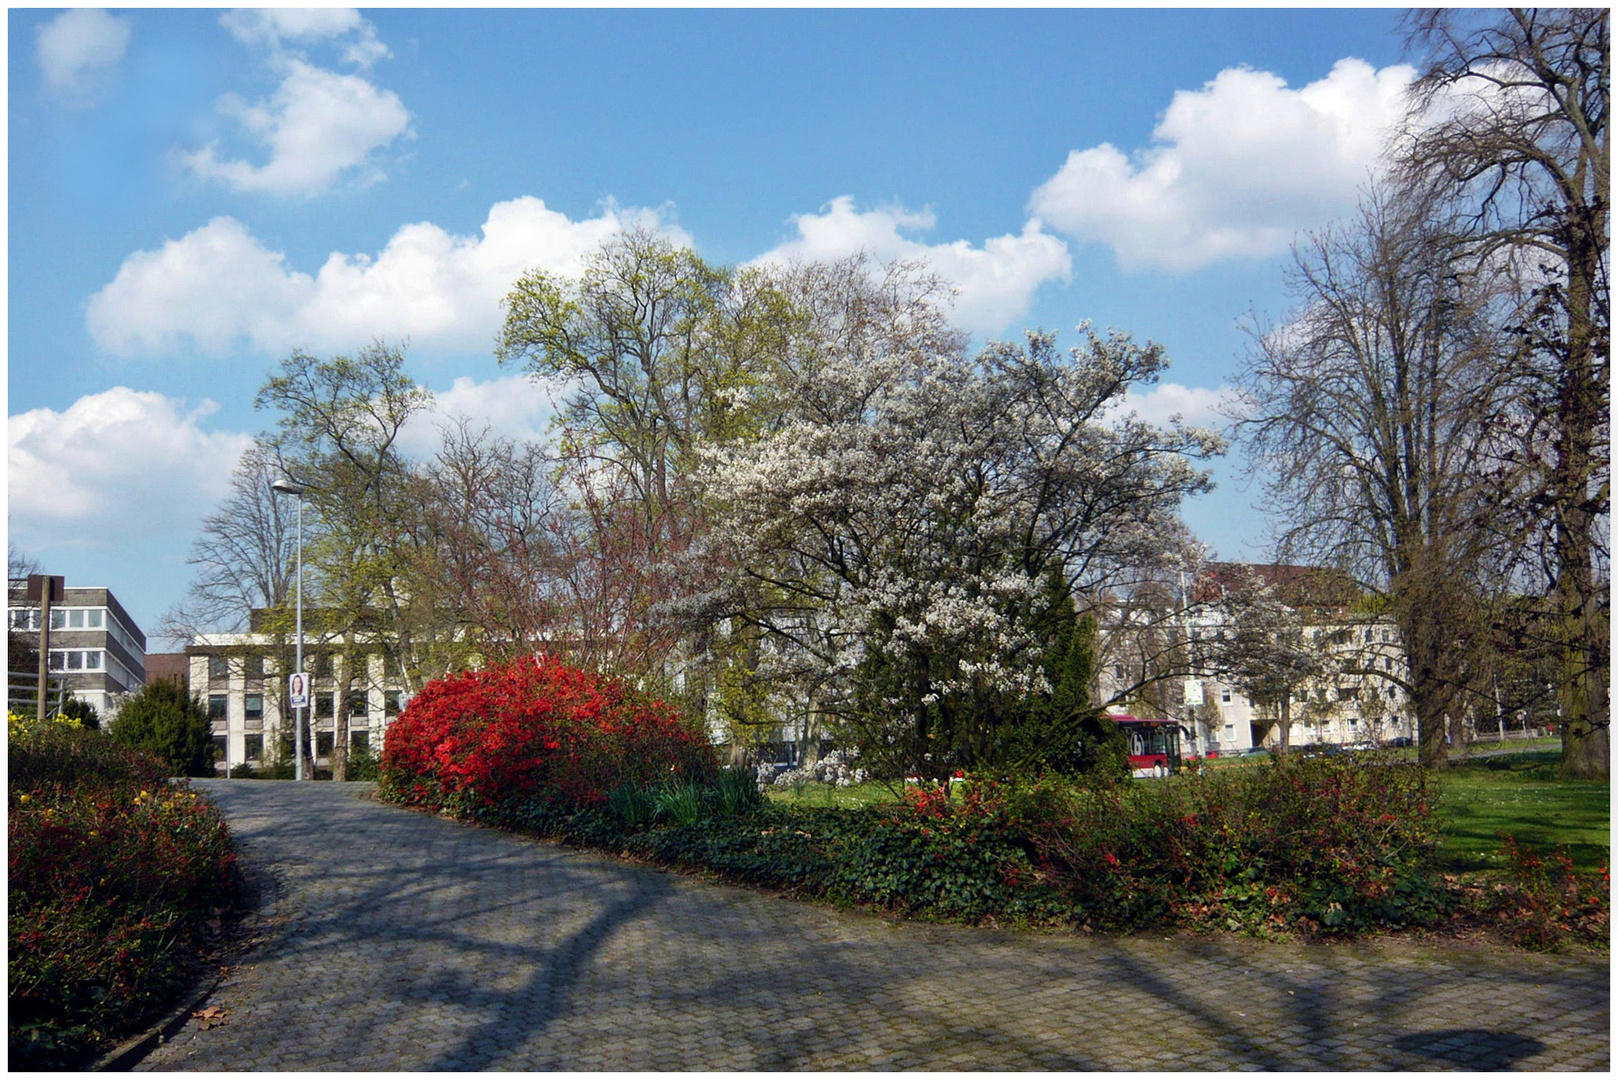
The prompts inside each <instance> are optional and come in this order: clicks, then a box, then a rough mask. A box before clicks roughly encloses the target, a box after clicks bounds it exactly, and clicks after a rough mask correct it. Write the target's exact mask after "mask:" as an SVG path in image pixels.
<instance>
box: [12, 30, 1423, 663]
mask: <svg viewBox="0 0 1618 1080" xmlns="http://www.w3.org/2000/svg"><path fill="white" fill-rule="evenodd" d="M1396 23H1397V12H1396V11H1395V10H1391V9H1374V10H1359V11H1355V10H1320V11H1310V10H1302V11H1290V10H1288V11H1281V10H1252V11H1201V10H1160V11H1149V12H1148V11H1111V10H1083V9H1080V10H1025V11H1004V12H1002V11H993V10H984V11H921V10H885V11H862V10H807V11H773V10H757V11H729V10H706V11H690V12H688V11H673V10H670V11H657V10H654V11H645V10H642V11H613V10H607V11H562V10H491V11H475V12H474V11H459V10H436V11H434V10H419V9H409V10H398V11H386V10H381V11H365V12H364V13H363V14H361V13H357V12H353V11H342V10H336V9H332V10H326V11H322V12H320V13H318V14H316V15H308V14H306V13H305V14H300V13H297V12H292V11H284V10H277V11H273V12H254V11H234V12H223V11H215V10H189V9H188V10H143V9H135V10H116V11H113V12H111V13H107V12H103V11H98V10H91V9H82V10H74V11H71V12H63V11H60V10H51V9H42V10H12V11H10V13H9V18H8V31H9V42H8V44H9V60H10V63H9V108H8V120H9V134H10V140H9V159H8V161H9V170H8V176H9V197H10V207H9V209H10V214H9V254H10V262H9V288H8V299H9V326H8V330H9V339H8V343H9V368H8V379H7V388H8V409H7V416H8V427H9V444H8V445H9V452H8V472H9V481H8V515H7V516H8V527H9V537H10V540H11V542H12V543H13V544H15V545H17V546H18V547H20V548H21V549H22V550H23V551H24V552H26V553H27V554H29V555H31V556H32V557H34V558H35V559H37V560H39V561H40V562H42V563H43V564H44V565H45V567H46V568H47V569H48V570H49V571H50V572H52V573H61V574H65V575H67V577H68V579H69V583H70V584H78V585H99V586H106V587H109V588H111V589H112V590H113V591H114V592H115V593H117V594H118V596H119V597H120V598H121V599H122V600H123V602H124V603H125V605H126V606H127V607H128V608H129V609H130V611H131V613H132V614H133V615H134V616H135V618H136V619H137V620H138V621H139V622H140V623H141V625H142V626H143V627H146V628H147V629H148V631H150V630H151V628H153V627H155V626H156V625H157V623H158V621H159V619H160V617H161V615H162V614H163V612H164V611H165V610H166V609H167V608H168V607H169V606H170V605H171V604H173V603H174V602H175V601H176V600H178V599H179V598H180V597H181V596H182V595H183V593H184V591H185V587H186V584H187V582H188V580H189V568H188V567H187V565H186V563H185V558H186V554H187V551H188V549H189V547H190V543H191V540H192V538H193V536H194V534H195V529H196V526H197V523H198V522H199V521H200V519H201V517H202V516H203V515H204V514H206V513H207V512H208V511H209V510H210V509H212V507H213V506H214V505H215V504H216V502H217V500H218V499H219V498H220V497H221V495H222V494H223V493H224V491H225V488H226V485H227V483H228V478H229V473H230V468H231V466H232V465H233V464H234V462H235V459H236V457H237V455H238V454H239V453H240V451H241V450H242V448H243V447H244V446H245V444H246V442H247V440H248V438H249V437H250V436H251V435H252V434H253V433H255V432H257V431H260V430H263V429H265V428H268V427H269V426H271V425H272V423H273V418H271V417H268V416H265V415H262V414H257V413H255V412H254V411H253V408H252V399H253V395H254V392H255V390H256V388H257V387H258V386H259V384H260V383H261V382H262V381H263V379H264V377H265V375H266V373H267V372H268V371H269V370H270V368H271V367H272V366H274V365H275V364H276V363H277V362H278V361H279V360H280V358H281V357H283V356H284V355H286V353H288V352H289V351H290V350H291V349H292V348H294V347H303V348H307V349H309V350H311V351H314V352H317V353H322V354H325V353H333V352H344V351H348V350H350V349H353V348H355V347H358V346H360V345H363V344H365V343H367V342H368V341H370V340H372V339H373V338H376V337H383V338H386V339H388V340H390V341H398V340H403V339H405V338H407V337H408V339H409V341H410V353H409V355H410V357H411V367H412V370H413V372H414V374H415V375H416V376H417V377H418V378H419V379H420V380H421V381H422V382H423V383H425V384H426V385H427V386H429V387H431V388H432V389H434V390H435V391H437V392H438V394H439V403H440V409H441V410H442V411H443V412H444V413H446V414H447V413H461V414H465V415H472V416H477V417H481V418H485V419H487V420H488V421H489V422H490V423H491V424H493V425H494V426H495V427H497V428H498V429H500V430H503V431H507V432H511V433H514V434H533V435H537V434H539V433H541V432H543V430H544V426H545V419H546V399H545V394H544V392H543V389H542V388H540V387H537V386H532V385H529V384H525V383H524V382H523V381H522V380H521V379H520V377H519V375H518V373H517V372H514V371H511V370H509V369H502V368H500V367H499V366H498V365H497V364H496V363H495V361H494V359H493V356H492V350H491V347H490V343H491V342H492V339H493V335H494V332H495V330H496V329H497V328H498V325H499V306H498V301H499V298H500V296H501V295H503V292H504V289H505V288H506V287H507V286H509V284H510V282H511V281H512V280H514V279H515V277H516V275H517V274H518V273H520V272H521V271H522V270H525V269H528V268H531V267H544V268H547V269H551V270H556V271H561V272H566V271H567V270H568V269H570V268H571V267H575V266H577V263H578V259H579V257H580V256H581V255H582V253H583V252H585V251H587V250H588V249H589V248H590V247H591V246H593V245H594V244H596V243H599V241H600V240H601V239H602V238H604V237H605V236H607V235H610V234H611V232H612V231H614V230H615V229H618V228H621V227H623V226H624V225H625V224H626V223H628V222H631V221H636V220H640V221H647V222H651V223H653V224H654V225H655V226H656V227H659V228H662V229H665V230H667V231H668V232H670V233H671V234H672V235H675V236H677V237H679V238H681V239H683V240H685V241H687V242H689V243H691V244H693V245H694V246H695V247H696V248H697V249H698V250H699V251H700V252H702V254H703V255H704V256H706V257H708V258H709V259H711V260H714V261H718V262H725V263H741V262H746V261H749V260H753V259H758V258H762V257H766V256H784V255H801V256H810V257H813V256H836V255H842V254H849V253H852V252H853V251H856V250H861V249H863V250H866V251H868V252H870V253H871V254H873V255H874V256H875V257H877V258H878V259H883V260H886V259H893V258H914V257H923V258H927V259H928V260H929V261H930V262H931V263H932V264H933V266H934V268H935V269H936V270H937V271H938V272H940V273H941V274H943V275H944V276H946V277H948V278H949V279H951V280H952V281H953V282H955V284H956V285H957V287H958V289H959V300H958V305H957V309H956V313H957V317H958V319H959V320H960V321H961V322H962V323H963V324H964V325H966V326H967V327H968V328H969V329H971V330H972V331H973V332H974V333H975V334H976V335H978V336H979V337H980V338H989V337H1007V336H1016V335H1020V334H1021V332H1022V331H1023V329H1024V328H1027V327H1036V326H1037V327H1044V328H1048V329H1054V330H1058V331H1060V332H1061V333H1062V334H1063V335H1064V337H1065V338H1066V339H1067V340H1069V341H1071V340H1073V338H1074V333H1073V331H1074V328H1075V327H1076V326H1077V324H1079V323H1080V322H1081V321H1083V320H1086V319H1088V320H1091V321H1092V322H1093V323H1094V324H1096V325H1097V326H1101V327H1108V326H1113V327H1118V328H1120V329H1124V330H1128V331H1130V332H1131V333H1133V334H1134V335H1135V336H1136V337H1137V338H1142V339H1145V338H1151V339H1154V340H1157V341H1159V342H1162V343H1163V344H1164V345H1165V346H1166V347H1167V349H1168V352H1169V355H1170V357H1171V358H1172V360H1173V368H1172V370H1171V372H1170V374H1169V376H1168V378H1167V379H1166V380H1165V381H1164V383H1163V384H1162V385H1160V386H1158V387H1156V388H1143V391H1142V393H1141V395H1140V396H1139V397H1138V399H1137V400H1135V401H1134V402H1133V404H1135V405H1136V407H1137V408H1138V409H1139V410H1140V411H1141V412H1142V413H1143V414H1144V415H1148V416H1166V415H1168V414H1169V413H1171V412H1176V411H1178V412H1182V413H1183V414H1184V415H1186V417H1187V418H1188V419H1190V420H1193V421H1205V422H1212V421H1213V420H1214V419H1215V417H1214V414H1213V412H1212V411H1211V410H1212V408H1213V406H1214V405H1215V404H1216V403H1217V400H1218V398H1219V395H1220V393H1221V390H1222V388H1223V387H1225V386H1226V385H1227V381H1228V379H1229V377H1230V375H1231V372H1232V371H1233V369H1234V367H1235V365H1236V363H1237V361H1238V360H1239V358H1240V356H1241V354H1242V352H1243V350H1244V348H1245V347H1246V338H1245V336H1244V334H1243V332H1242V331H1241V329H1240V325H1239V324H1240V322H1241V320H1242V319H1243V317H1244V316H1245V315H1247V314H1248V313H1249V312H1254V311H1256V312H1258V313H1260V314H1263V315H1268V316H1271V317H1275V318H1280V317H1282V316H1284V314H1285V312H1286V309H1287V306H1288V301H1287V297H1286V294H1285V292H1284V289H1283V285H1282V272H1283V270H1284V268H1285V266H1286V264H1287V246H1288V244H1289V243H1290V242H1291V240H1292V239H1293V237H1295V236H1296V235H1297V234H1298V232H1299V231H1300V230H1309V229H1314V228H1319V227H1320V226H1322V225H1324V224H1326V223H1327V222H1329V221H1331V220H1332V219H1333V218H1334V217H1336V216H1338V215H1341V214H1343V213H1345V212H1347V211H1349V210H1350V209H1351V208H1352V206H1353V202H1354V198H1355V190H1356V187H1357V185H1359V184H1361V183H1363V182H1364V181H1365V179H1366V178H1368V177H1369V176H1370V175H1371V174H1372V173H1373V171H1374V170H1375V168H1376V167H1377V150H1378V147H1379V145H1380V139H1381V137H1382V135H1383V134H1384V133H1385V131H1386V129H1387V124H1389V123H1391V122H1392V121H1393V120H1394V119H1395V118H1396V116H1397V114H1398V110H1399V95H1400V92H1401V91H1402V88H1403V86H1404V85H1405V83H1406V82H1407V81H1408V79H1409V76H1410V69H1409V68H1408V67H1405V66H1403V65H1402V63H1401V61H1402V59H1403V57H1402V55H1401V41H1400V38H1399V35H1398V33H1397V25H1396ZM430 441H431V425H430V424H428V423H424V424H423V425H422V427H421V428H420V429H418V431H417V433H416V435H415V437H414V443H413V445H415V446H418V447H425V446H427V445H428V444H429V443H430ZM1219 474H1220V477H1221V480H1222V482H1221V485H1220V488H1219V490H1218V491H1216V492H1215V493H1214V494H1212V495H1210V496H1207V497H1205V498H1202V499H1199V500H1197V502H1196V503H1195V504H1193V505H1191V506H1189V507H1188V508H1187V515H1186V516H1187V520H1188V521H1189V523H1190V524H1191V526H1192V528H1193V529H1194V530H1195V531H1196V532H1197V533H1198V535H1199V536H1201V537H1202V538H1203V539H1204V541H1206V542H1207V543H1208V544H1210V545H1211V546H1212V547H1213V548H1214V549H1215V550H1216V551H1217V552H1218V553H1219V554H1220V555H1222V556H1225V557H1244V556H1259V555H1262V554H1263V550H1264V549H1263V543H1262V539H1263V530H1264V521H1263V518H1262V515H1261V514H1260V513H1259V511H1258V510H1256V509H1255V508H1254V507H1253V505H1252V504H1253V503H1254V501H1255V498H1256V494H1255V493H1254V492H1251V491H1245V490H1240V489H1239V488H1238V486H1237V485H1236V484H1235V483H1234V482H1233V481H1232V479H1231V475H1230V474H1231V469H1230V467H1229V466H1228V465H1226V466H1221V467H1220V469H1219ZM154 644H158V643H154Z"/></svg>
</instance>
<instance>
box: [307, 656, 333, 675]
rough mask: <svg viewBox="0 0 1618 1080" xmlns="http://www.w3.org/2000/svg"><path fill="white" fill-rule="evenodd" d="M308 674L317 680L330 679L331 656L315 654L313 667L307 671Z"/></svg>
mask: <svg viewBox="0 0 1618 1080" xmlns="http://www.w3.org/2000/svg"><path fill="white" fill-rule="evenodd" d="M309 673H310V674H311V675H312V676H314V677H315V678H317V679H329V678H331V654H330V653H316V654H315V662H314V666H313V667H311V668H310V669H309Z"/></svg>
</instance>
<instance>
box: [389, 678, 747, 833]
mask: <svg viewBox="0 0 1618 1080" xmlns="http://www.w3.org/2000/svg"><path fill="white" fill-rule="evenodd" d="M717 773H718V761H717V759H716V758H715V756H714V750H713V747H712V745H711V744H710V743H709V741H708V739H707V736H706V734H705V733H703V732H702V731H700V730H698V729H697V728H696V727H695V726H693V725H690V724H688V723H686V722H685V721H684V720H683V719H682V718H681V717H680V716H679V714H678V713H677V712H676V711H675V710H674V709H672V708H671V707H669V706H667V705H665V704H663V703H662V702H660V701H656V700H654V699H651V698H647V697H644V696H643V695H640V694H637V693H636V692H634V691H633V690H632V689H631V688H630V687H629V686H628V685H627V684H625V683H624V682H623V681H622V680H619V679H614V678H610V677H608V676H603V675H596V674H592V673H590V672H586V671H581V670H579V669H577V668H571V667H568V666H566V665H564V664H562V663H560V662H559V661H557V660H555V659H552V658H550V657H544V656H539V657H527V658H523V659H520V660H516V661H513V662H511V663H508V664H504V665H499V666H495V667H490V668H487V669H484V670H482V671H467V672H462V673H460V674H458V675H450V676H446V677H444V678H442V679H437V680H434V681H433V682H431V683H428V684H427V686H425V687H424V688H423V689H422V691H421V693H420V694H418V695H416V697H415V698H414V699H413V700H412V701H411V703H410V707H409V708H408V709H406V710H405V711H404V713H403V714H401V715H400V716H399V718H398V719H397V720H395V721H394V722H393V724H392V725H391V726H390V728H389V730H388V738H387V742H386V744H385V746H384V748H383V753H382V773H381V785H382V792H383V794H384V797H386V798H389V799H391V800H393V801H396V802H402V803H406V804H410V805H421V806H428V807H432V808H434V809H451V810H453V811H455V812H457V813H462V814H471V813H476V812H478V811H479V810H481V809H483V808H499V807H505V806H511V805H521V804H524V803H526V802H528V801H530V800H532V799H535V798H538V799H541V800H546V801H553V802H556V803H558V804H560V805H562V806H564V807H579V806H605V804H606V802H607V798H608V794H609V793H610V792H611V791H613V790H614V789H616V788H618V787H620V786H622V785H624V784H631V785H635V786H638V787H653V786H656V785H660V784H666V783H670V782H675V783H691V782H707V781H709V780H711V779H712V778H713V777H714V776H715V775H716V774H717Z"/></svg>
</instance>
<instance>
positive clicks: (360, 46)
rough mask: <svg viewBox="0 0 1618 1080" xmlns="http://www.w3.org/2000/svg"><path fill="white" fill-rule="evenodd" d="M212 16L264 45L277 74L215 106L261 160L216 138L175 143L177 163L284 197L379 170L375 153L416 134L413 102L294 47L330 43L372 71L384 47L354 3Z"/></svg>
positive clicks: (250, 42) (239, 36)
mask: <svg viewBox="0 0 1618 1080" xmlns="http://www.w3.org/2000/svg"><path fill="white" fill-rule="evenodd" d="M219 21H220V24H221V25H222V26H224V28H225V29H226V30H227V31H228V32H229V33H230V35H231V36H232V37H234V38H235V39H236V40H237V41H239V42H241V43H242V44H244V45H247V46H248V47H250V48H255V49H264V50H267V52H268V56H267V59H266V62H267V64H268V65H269V68H270V70H272V71H275V72H277V73H278V74H280V76H281V83H280V85H279V86H278V87H277V88H276V91H275V93H274V94H272V95H270V97H268V98H267V99H264V100H261V101H257V102H249V101H247V100H246V99H245V98H243V97H242V96H241V95H239V94H235V93H230V94H226V95H224V96H223V97H221V98H220V99H219V101H218V103H217V104H216V106H215V107H216V109H217V111H218V112H219V113H220V114H221V115H222V116H224V117H226V118H227V119H229V120H232V121H234V122H235V124H236V126H237V127H238V128H239V129H240V130H241V132H242V134H243V136H244V137H245V139H246V140H247V142H248V143H250V144H253V145H254V146H256V147H257V149H258V151H259V154H258V157H259V158H261V159H264V160H261V161H254V160H249V159H248V158H245V157H241V156H231V155H229V154H228V153H226V152H224V151H222V150H221V149H220V145H219V143H218V141H217V140H216V141H215V142H212V143H209V144H208V145H207V146H204V147H202V148H201V149H197V150H184V149H178V148H177V149H176V150H175V159H176V160H177V161H178V162H179V163H180V165H181V166H182V167H184V168H186V169H189V170H190V171H191V172H193V173H194V174H196V175H197V176H198V177H201V178H202V179H204V180H213V181H218V182H220V183H223V184H226V185H228V186H230V187H232V188H234V189H235V190H237V191H250V192H262V193H266V194H271V195H283V196H305V197H308V196H314V195H318V194H320V193H321V192H323V191H326V190H327V189H328V188H330V187H331V186H332V185H333V184H335V183H336V182H337V181H338V179H339V178H342V177H345V176H349V177H353V178H355V180H356V182H359V183H374V182H376V181H377V180H380V179H382V177H383V173H382V170H381V168H380V167H379V166H378V165H377V163H376V155H377V153H378V152H379V151H381V150H384V149H385V148H387V147H388V146H391V145H392V144H393V143H394V142H395V141H396V140H398V139H401V138H410V137H412V136H413V134H414V133H413V132H412V131H411V129H410V110H408V109H406V108H405V105H404V102H403V101H401V100H400V99H399V95H398V94H395V93H394V92H393V91H391V90H385V89H383V88H381V87H379V86H377V85H376V84H375V83H373V82H371V81H370V79H368V78H367V77H366V76H365V75H359V74H347V75H345V74H340V73H338V72H335V71H330V70H328V69H326V68H323V67H319V66H317V65H316V64H314V63H311V62H310V60H309V59H308V57H307V56H306V55H304V53H303V52H302V51H300V50H299V49H296V48H294V47H293V46H295V45H315V44H323V43H333V44H336V45H337V46H339V47H341V49H342V54H341V59H342V61H343V62H344V63H348V64H352V65H355V66H356V67H359V68H361V69H364V70H365V71H369V69H370V67H371V65H372V64H374V63H375V62H376V61H378V60H380V59H382V58H383V57H385V56H387V55H389V54H388V49H387V46H386V45H384V44H382V42H381V41H380V40H378V39H377V36H376V28H375V27H374V26H373V25H371V23H369V22H368V21H366V20H365V19H364V18H362V17H361V16H360V14H359V12H358V11H355V10H354V9H352V8H313V9H299V8H274V9H250V10H239V11H231V12H227V13H226V14H225V15H223V16H221V17H220V20H219Z"/></svg>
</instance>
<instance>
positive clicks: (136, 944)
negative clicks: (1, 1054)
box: [7, 713, 236, 1069]
mask: <svg viewBox="0 0 1618 1080" xmlns="http://www.w3.org/2000/svg"><path fill="white" fill-rule="evenodd" d="M8 720H9V723H8V730H9V733H10V736H11V739H10V744H9V746H8V753H7V762H8V776H7V803H8V808H9V814H8V820H7V869H8V879H9V880H8V884H9V890H10V891H9V896H8V904H7V930H8V942H9V945H10V958H9V959H10V963H9V975H10V987H9V1020H10V1024H9V1026H10V1062H11V1064H12V1066H13V1067H14V1068H22V1069H38V1068H58V1069H60V1068H74V1067H77V1066H81V1065H82V1064H83V1063H84V1062H85V1061H86V1060H87V1059H88V1058H89V1057H90V1056H92V1055H93V1054H94V1053H96V1052H97V1051H98V1050H99V1049H101V1048H102V1047H105V1046H107V1045H110V1044H111V1043H112V1042H113V1041H115V1040H116V1039H117V1038H118V1037H120V1036H121V1035H123V1034H126V1033H127V1032H129V1031H131V1030H135V1029H138V1027H139V1025H140V1024H141V1023H143V1022H144V1021H145V1020H147V1019H149V1018H150V1017H151V1016H153V1015H155V1014H156V1013H158V1012H160V1011H161V1010H162V1009H163V1008H165V1007H166V1006H168V1005H169V1004H171V1002H170V998H171V997H172V995H173V994H174V993H175V992H176V991H177V990H178V989H179V988H181V987H182V985H183V975H184V969H185V963H186V958H187V955H188V953H190V952H191V951H192V950H193V947H194V946H195V945H196V944H198V943H199V942H200V941H202V940H203V934H204V927H205V926H206V924H207V923H208V921H209V920H210V919H213V918H214V917H215V916H216V915H217V914H218V913H219V912H220V911H221V910H222V909H224V908H226V907H228V906H229V905H230V904H231V903H232V899H233V896H234V882H235V874H236V872H235V854H234V851H233V845H232V842H231V838H230V834H229V832H228V830H227V829H226V827H225V823H224V820H223V818H221V816H220V815H219V813H218V811H217V810H215V809H214V808H213V806H212V805H211V804H209V803H208V802H207V801H206V800H205V799H202V798H200V797H199V796H198V795H197V793H196V792H194V791H191V790H189V789H187V788H186V787H184V786H174V785H171V784H170V783H169V781H168V777H167V772H168V768H167V766H166V765H165V764H164V763H162V762H160V761H158V760H156V759H155V758H152V757H149V756H147V755H145V754H141V753H138V752H136V751H133V750H130V749H128V748H127V747H124V746H121V745H119V744H118V743H116V742H114V741H113V740H111V739H108V738H107V737H106V736H104V735H102V734H100V733H99V732H95V731H89V730H85V729H82V728H80V727H79V726H78V725H77V724H74V723H62V722H46V723H44V724H40V723H38V722H37V721H35V720H34V719H32V718H30V717H19V716H18V715H17V714H15V713H12V714H10V716H9V718H8Z"/></svg>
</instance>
